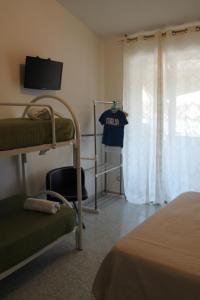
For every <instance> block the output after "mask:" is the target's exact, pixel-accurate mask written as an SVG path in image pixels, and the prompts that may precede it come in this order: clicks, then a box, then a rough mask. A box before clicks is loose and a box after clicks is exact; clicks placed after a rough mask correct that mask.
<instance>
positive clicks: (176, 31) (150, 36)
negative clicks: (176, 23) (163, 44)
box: [121, 25, 200, 42]
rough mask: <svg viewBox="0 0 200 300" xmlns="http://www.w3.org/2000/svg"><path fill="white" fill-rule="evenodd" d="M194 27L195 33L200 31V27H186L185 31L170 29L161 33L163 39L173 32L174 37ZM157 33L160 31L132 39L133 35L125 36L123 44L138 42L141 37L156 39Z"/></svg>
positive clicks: (122, 40)
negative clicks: (125, 42)
mask: <svg viewBox="0 0 200 300" xmlns="http://www.w3.org/2000/svg"><path fill="white" fill-rule="evenodd" d="M192 27H194V28H195V31H200V25H195V26H188V27H185V28H183V29H170V28H169V29H166V30H165V31H163V32H162V30H160V32H161V35H162V37H166V36H167V32H168V31H171V33H172V35H176V34H179V33H187V32H188V31H189V28H192ZM157 32H159V30H158V31H155V32H154V33H149V34H148V33H146V34H145V33H144V34H142V33H141V34H140V33H139V34H138V35H137V36H133V37H131V35H128V34H125V35H124V38H123V39H121V42H124V41H127V42H131V41H137V40H138V39H139V37H140V36H143V39H144V40H147V39H150V38H154V37H155V36H156V33H157ZM129 36H130V37H129Z"/></svg>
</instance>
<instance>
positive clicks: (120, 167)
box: [81, 100, 123, 213]
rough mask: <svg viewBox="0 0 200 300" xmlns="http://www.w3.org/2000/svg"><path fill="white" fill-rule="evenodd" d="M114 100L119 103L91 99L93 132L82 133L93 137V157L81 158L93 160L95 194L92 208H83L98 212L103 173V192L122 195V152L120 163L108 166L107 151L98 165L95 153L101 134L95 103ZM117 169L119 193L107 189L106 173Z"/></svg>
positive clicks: (83, 135) (100, 103)
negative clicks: (100, 180)
mask: <svg viewBox="0 0 200 300" xmlns="http://www.w3.org/2000/svg"><path fill="white" fill-rule="evenodd" d="M114 102H116V103H120V102H118V101H100V100H97V101H93V115H94V133H93V134H82V135H81V136H82V137H94V157H81V159H82V160H93V161H94V173H95V195H94V209H91V208H88V207H84V209H86V210H87V209H89V210H90V211H93V212H96V213H98V212H99V210H98V177H100V176H103V175H104V192H105V193H112V194H118V195H123V193H122V154H121V153H120V163H119V165H117V166H112V167H110V166H109V165H108V157H107V156H108V155H107V152H106V151H105V156H104V163H103V164H100V165H98V160H99V159H98V153H97V144H98V141H97V137H98V136H102V134H101V133H97V109H96V107H97V105H106V104H113V103H114ZM99 167H101V168H102V167H104V170H103V171H99ZM117 169H120V173H119V183H120V187H119V189H120V191H119V193H117V192H113V191H109V190H108V189H107V174H108V173H110V172H113V171H115V170H117Z"/></svg>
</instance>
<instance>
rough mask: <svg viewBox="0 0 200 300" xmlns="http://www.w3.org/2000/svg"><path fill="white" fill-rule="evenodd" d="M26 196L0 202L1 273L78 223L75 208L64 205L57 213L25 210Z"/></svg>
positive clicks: (70, 230)
mask: <svg viewBox="0 0 200 300" xmlns="http://www.w3.org/2000/svg"><path fill="white" fill-rule="evenodd" d="M24 201H25V196H23V195H17V196H13V197H10V198H7V199H4V200H2V201H0V237H1V239H0V274H3V272H5V271H7V270H8V269H10V268H12V267H13V266H15V265H17V264H19V263H20V262H21V261H23V260H25V259H27V258H28V257H30V256H32V255H33V254H35V253H36V252H38V251H40V250H41V249H43V248H44V247H46V246H47V245H49V244H51V243H52V242H54V241H55V240H57V239H59V238H60V237H61V236H63V235H65V234H67V233H69V232H72V231H73V229H74V227H75V225H76V217H75V212H74V210H73V209H72V208H70V207H67V206H61V209H60V211H59V212H58V213H56V214H54V215H49V214H44V213H41V212H35V211H26V210H24V209H23V204H24Z"/></svg>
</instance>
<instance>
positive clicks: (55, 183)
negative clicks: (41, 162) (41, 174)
mask: <svg viewBox="0 0 200 300" xmlns="http://www.w3.org/2000/svg"><path fill="white" fill-rule="evenodd" d="M81 185H82V200H85V199H87V198H88V195H87V190H86V188H85V173H84V170H83V169H82V168H81ZM46 189H47V190H51V191H55V192H57V193H60V194H61V195H63V196H64V197H66V198H67V199H68V200H69V201H76V200H77V179H76V168H74V167H73V166H68V167H60V168H56V169H53V170H51V171H49V172H48V173H47V175H46ZM48 199H50V200H54V199H53V197H51V196H48Z"/></svg>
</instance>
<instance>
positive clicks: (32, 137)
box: [0, 118, 74, 150]
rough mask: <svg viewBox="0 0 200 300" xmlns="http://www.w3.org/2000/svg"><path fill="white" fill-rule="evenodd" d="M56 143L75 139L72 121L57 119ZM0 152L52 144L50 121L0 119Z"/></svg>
mask: <svg viewBox="0 0 200 300" xmlns="http://www.w3.org/2000/svg"><path fill="white" fill-rule="evenodd" d="M55 127H56V141H57V142H64V141H68V140H71V139H73V137H74V125H73V122H72V120H70V119H64V118H56V119H55ZM0 137H1V138H0V150H11V149H16V148H24V147H31V146H37V145H42V144H50V143H52V131H51V121H50V120H34V121H33V120H31V119H25V118H12V119H0Z"/></svg>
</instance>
